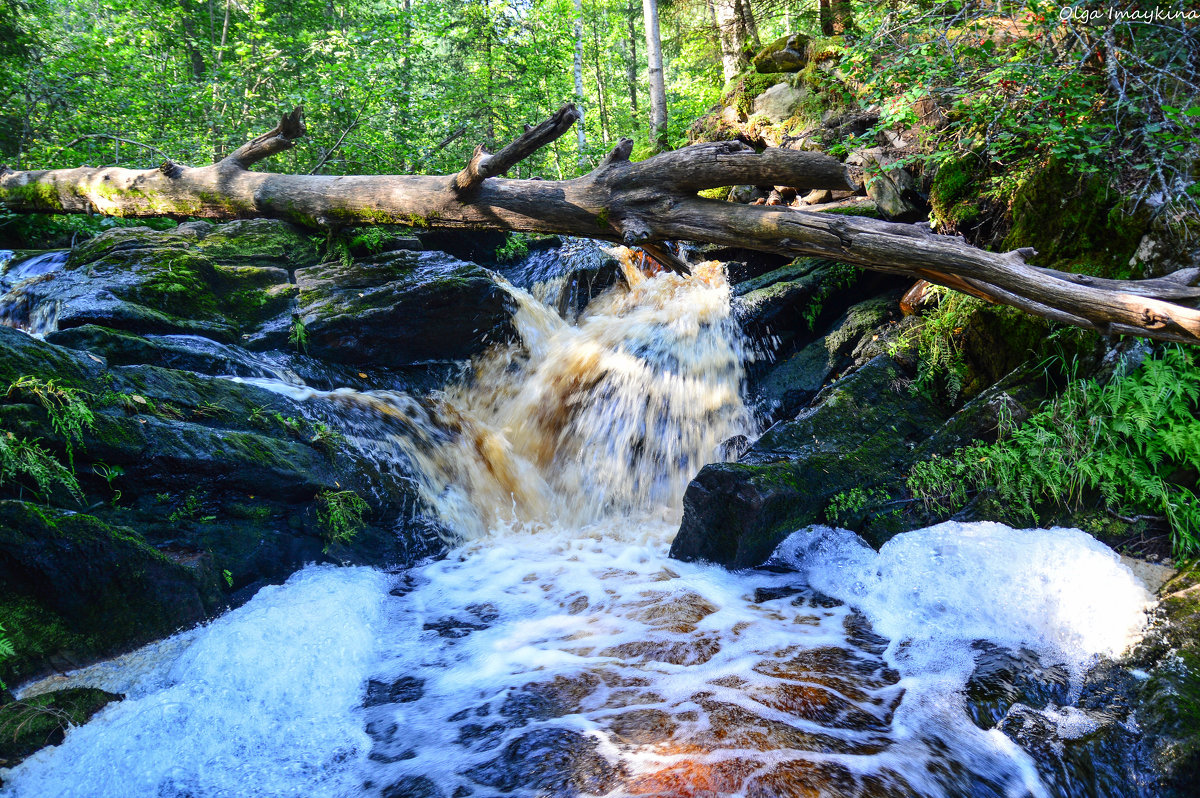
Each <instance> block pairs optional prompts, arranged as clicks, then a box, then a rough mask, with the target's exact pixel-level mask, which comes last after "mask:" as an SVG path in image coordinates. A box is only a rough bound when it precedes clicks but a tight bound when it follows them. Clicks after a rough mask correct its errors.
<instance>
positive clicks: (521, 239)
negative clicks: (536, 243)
mask: <svg viewBox="0 0 1200 798" xmlns="http://www.w3.org/2000/svg"><path fill="white" fill-rule="evenodd" d="M529 241H530V236H528V235H525V234H524V233H509V234H508V238H506V239H504V243H503V244H501V245H500V246H498V247H496V260H497V262H499V263H516V262H517V261H519V260H521V259H522V258H524V257H525V256H527V255H528V254H529Z"/></svg>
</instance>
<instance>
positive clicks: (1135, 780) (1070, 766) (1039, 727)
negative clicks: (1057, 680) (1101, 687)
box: [997, 705, 1194, 798]
mask: <svg viewBox="0 0 1200 798" xmlns="http://www.w3.org/2000/svg"><path fill="white" fill-rule="evenodd" d="M1083 714H1085V715H1086V718H1087V720H1089V721H1091V722H1092V724H1094V725H1095V727H1096V728H1095V729H1094V730H1093V731H1090V732H1088V733H1086V734H1083V735H1081V736H1074V735H1071V736H1070V737H1068V738H1064V737H1063V736H1062V735H1060V734H1059V727H1058V723H1057V722H1056V721H1055V720H1054V718H1053V717H1052V716H1047V715H1046V714H1044V713H1042V712H1039V711H1037V710H1035V709H1032V708H1030V707H1026V706H1021V705H1017V706H1015V707H1013V708H1012V709H1011V710H1010V711H1009V713H1008V714H1007V715H1006V716H1005V717H1004V719H1003V720H1002V721H1001V722H1000V724H999V726H998V727H997V728H999V730H1000V731H1002V732H1003V733H1004V734H1005V735H1006V736H1007V737H1009V738H1010V739H1011V740H1012V741H1013V742H1015V743H1016V744H1017V745H1019V746H1020V747H1021V748H1022V749H1023V750H1024V751H1025V752H1026V753H1027V754H1029V755H1030V757H1031V758H1032V759H1033V761H1034V763H1035V764H1036V766H1037V770H1038V775H1039V776H1041V778H1042V781H1043V784H1044V785H1045V786H1046V788H1047V790H1048V792H1049V794H1050V795H1052V796H1054V798H1084V797H1086V798H1121V797H1122V796H1130V798H1132V797H1133V796H1140V795H1145V794H1146V793H1144V792H1143V791H1142V790H1141V789H1140V787H1139V782H1140V781H1142V779H1141V778H1140V777H1139V773H1138V767H1137V763H1136V758H1135V757H1134V756H1133V750H1134V749H1135V747H1136V745H1137V734H1136V732H1134V731H1133V730H1131V729H1129V728H1127V727H1126V726H1124V725H1122V724H1121V723H1118V722H1116V721H1115V720H1113V719H1112V718H1108V717H1105V716H1103V715H1098V714H1095V713H1083ZM1192 786H1194V783H1193V785H1192ZM1151 794H1155V793H1151Z"/></svg>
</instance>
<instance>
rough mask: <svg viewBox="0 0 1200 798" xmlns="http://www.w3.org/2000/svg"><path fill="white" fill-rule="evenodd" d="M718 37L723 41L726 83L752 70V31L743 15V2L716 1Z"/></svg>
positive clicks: (722, 53)
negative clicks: (750, 55)
mask: <svg viewBox="0 0 1200 798" xmlns="http://www.w3.org/2000/svg"><path fill="white" fill-rule="evenodd" d="M713 6H714V11H715V13H716V18H717V36H718V37H719V38H720V40H721V68H722V70H723V71H724V73H725V82H726V83H728V82H729V81H731V80H733V79H734V78H736V77H737V76H738V75H740V74H741V73H742V72H745V71H746V70H747V69H749V68H750V57H749V55H748V54H747V50H749V48H750V31H749V29H747V27H746V18H745V16H744V15H743V14H742V0H714V3H713Z"/></svg>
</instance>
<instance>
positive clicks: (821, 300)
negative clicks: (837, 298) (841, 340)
mask: <svg viewBox="0 0 1200 798" xmlns="http://www.w3.org/2000/svg"><path fill="white" fill-rule="evenodd" d="M861 275H862V269H860V268H858V267H857V266H852V265H850V264H849V263H842V262H841V261H833V262H832V263H831V264H830V266H829V269H828V270H827V271H826V273H825V277H824V279H823V280H822V281H821V284H820V285H819V286H817V290H816V291H815V292H814V293H813V295H812V298H811V299H809V301H808V304H807V305H805V307H804V323H805V324H807V325H808V328H809V329H810V330H811V329H813V327H814V326H815V325H816V323H817V318H818V317H819V316H820V315H821V311H822V310H824V309H825V300H827V299H829V297H831V296H833V295H834V294H835V293H837V292H838V291H843V290H845V289H847V288H849V287H850V286H852V285H854V283H855V282H856V281H857V280H858V278H859V277H860V276H861Z"/></svg>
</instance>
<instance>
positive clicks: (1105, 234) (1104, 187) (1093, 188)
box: [1003, 162, 1149, 278]
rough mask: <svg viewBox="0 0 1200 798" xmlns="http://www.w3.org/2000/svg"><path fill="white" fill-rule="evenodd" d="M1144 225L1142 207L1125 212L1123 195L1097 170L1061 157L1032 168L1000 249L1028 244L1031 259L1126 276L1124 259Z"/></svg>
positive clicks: (1101, 274) (1102, 274) (1133, 249)
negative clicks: (1076, 167) (1077, 167)
mask: <svg viewBox="0 0 1200 798" xmlns="http://www.w3.org/2000/svg"><path fill="white" fill-rule="evenodd" d="M1148 227H1149V218H1148V212H1147V211H1145V210H1141V211H1137V212H1130V209H1129V208H1128V206H1127V203H1126V202H1125V200H1124V197H1123V195H1122V194H1121V193H1120V192H1118V191H1117V190H1116V189H1115V188H1113V187H1111V186H1110V185H1109V184H1108V183H1107V181H1106V180H1105V179H1104V178H1102V177H1100V176H1098V175H1082V176H1081V175H1078V174H1076V173H1075V172H1073V171H1072V170H1071V169H1070V168H1069V167H1068V166H1066V165H1065V164H1063V163H1061V162H1053V163H1051V164H1050V165H1048V166H1047V167H1046V168H1045V169H1043V170H1041V171H1039V172H1037V173H1036V174H1034V175H1033V176H1032V177H1031V178H1030V179H1029V180H1027V181H1026V182H1025V183H1024V185H1022V186H1021V188H1020V189H1018V191H1017V192H1016V194H1015V195H1014V197H1013V200H1012V229H1011V231H1010V232H1009V234H1008V237H1007V238H1006V239H1005V240H1004V244H1003V246H1004V249H1006V250H1011V249H1018V248H1020V247H1033V248H1034V249H1036V250H1037V252H1038V255H1037V257H1035V258H1034V259H1033V263H1035V264H1037V265H1038V266H1046V267H1049V268H1053V269H1058V270H1060V271H1070V272H1079V273H1083V274H1092V275H1096V276H1099V277H1110V278H1129V277H1138V276H1140V275H1137V274H1133V273H1132V269H1131V268H1130V266H1129V261H1130V259H1131V258H1132V257H1133V254H1134V252H1136V251H1137V247H1138V243H1139V242H1140V241H1141V238H1142V235H1143V234H1144V233H1145V232H1146V230H1147V229H1148Z"/></svg>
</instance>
